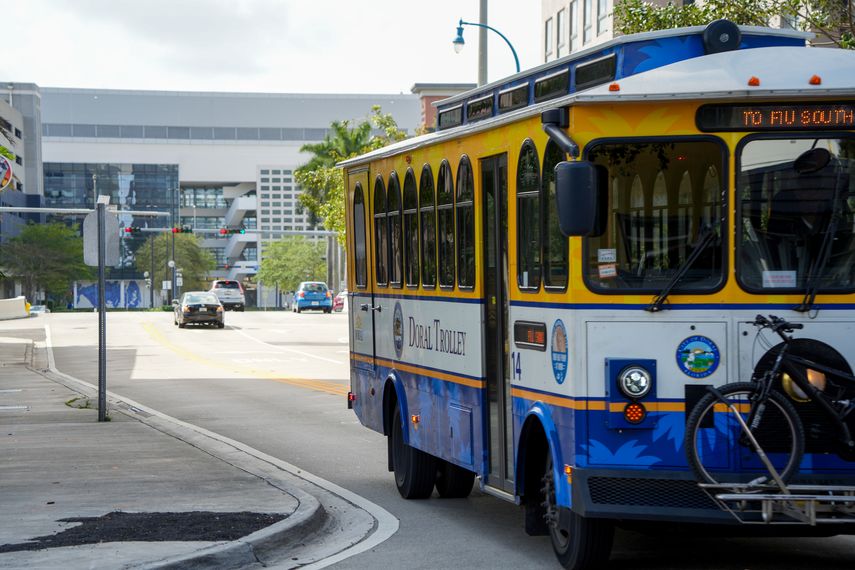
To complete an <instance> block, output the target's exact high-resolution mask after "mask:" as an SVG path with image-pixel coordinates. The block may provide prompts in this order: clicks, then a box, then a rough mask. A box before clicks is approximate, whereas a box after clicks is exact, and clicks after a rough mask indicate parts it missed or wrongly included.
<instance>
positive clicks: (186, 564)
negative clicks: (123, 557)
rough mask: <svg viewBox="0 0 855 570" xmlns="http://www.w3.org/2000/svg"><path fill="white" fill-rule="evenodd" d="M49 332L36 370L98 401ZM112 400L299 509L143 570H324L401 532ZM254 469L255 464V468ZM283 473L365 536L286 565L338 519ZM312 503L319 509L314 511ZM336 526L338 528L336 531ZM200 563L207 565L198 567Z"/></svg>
mask: <svg viewBox="0 0 855 570" xmlns="http://www.w3.org/2000/svg"><path fill="white" fill-rule="evenodd" d="M44 328H45V340H44V342H39V341H36V342H35V347H36V348H42V349H44V350H45V351H46V353H47V354H46V356H47V359H46V360H47V369H36V368H35V367H32V369H33V370H34V371H35V372H37V373H39V374H41V375H43V376H45V377H47V378H49V379H51V380H53V381H56V382H58V383H60V384H62V385H64V386H66V387H68V388H69V389H71V390H74V391H76V392H79V393H83V394H84V395H88V396H90V397H97V393H98V388H97V386H94V385H92V384H90V383H89V382H86V381H84V380H80V379H78V378H75V377H73V376H70V375H68V374H65V373H63V372H61V371H59V370H58V369H57V367H56V361H55V359H54V355H53V350H52V341H51V330H50V325H48V324H45V326H44ZM107 401H108V404H110V406H108V409H109V407H113V408H114V409H115V410H116V411H118V412H121V413H122V414H124V415H126V416H129V417H132V418H133V419H136V420H137V421H140V422H141V423H144V424H146V425H148V426H150V427H152V428H153V429H156V430H158V431H161V432H163V433H164V434H166V435H170V436H172V437H174V438H176V439H179V440H181V441H183V442H185V443H187V444H189V445H191V446H193V447H196V448H197V449H199V450H201V451H203V452H205V453H208V454H209V455H211V456H212V457H215V458H217V459H219V460H221V461H224V462H226V463H228V464H230V465H232V466H233V467H235V468H236V469H241V470H242V471H245V472H247V473H250V474H252V475H254V476H256V477H259V478H260V479H263V480H264V481H266V482H267V483H268V484H269V485H271V486H273V487H276V488H278V489H280V490H282V491H283V492H285V493H287V494H290V495H291V496H293V497H294V498H295V499H297V501H298V507H297V509H296V510H295V511H294V512H293V513H292V514H291V515H290V516H289V517H288V518H286V519H285V520H283V521H280V522H278V523H275V524H273V525H270V526H269V527H266V528H263V529H261V530H259V531H256V532H255V533H253V534H250V535H248V536H245V537H242V538H241V539H238V540H236V541H232V542H230V543H224V544H220V545H213V546H211V547H208V548H204V549H200V550H199V551H197V552H195V553H191V554H189V555H181V556H179V557H176V558H170V559H165V560H160V561H156V562H150V563H146V564H148V565H147V566H145V565H144V566H137V567H138V568H139V567H142V568H173V567H174V568H177V567H181V568H195V567H205V568H209V567H211V566H217V567H231V566H229V565H230V564H239V565H242V566H245V565H247V564H259V563H261V564H264V563H265V562H268V563H276V562H279V563H284V564H283V567H297V566H300V567H304V568H307V569H309V568H311V569H313V570H318V569H321V568H325V567H327V566H330V565H332V564H335V563H336V562H340V561H342V560H346V559H348V558H350V557H352V556H355V555H357V554H359V553H361V552H365V551H368V550H371V549H373V548H375V547H376V546H377V545H379V544H381V543H383V542H385V541H386V540H388V539H389V538H391V537H392V536H393V535H394V534H395V533H396V532H397V531H398V526H399V522H398V519H397V518H396V517H395V516H394V515H392V514H391V513H389V512H388V511H386V510H385V509H383V508H382V507H380V506H379V505H376V504H375V503H373V502H371V501H369V500H368V499H365V498H364V497H361V496H360V495H357V494H356V493H353V492H352V491H349V490H347V489H345V488H343V487H340V486H339V485H336V484H335V483H332V482H330V481H327V480H325V479H323V478H321V477H318V476H316V475H313V474H311V473H309V472H307V471H304V470H303V469H300V468H299V467H297V466H295V465H293V464H291V463H288V462H286V461H283V460H281V459H278V458H276V457H272V456H270V455H267V454H265V453H263V452H261V451H258V450H256V449H254V448H252V447H249V446H247V445H245V444H243V443H241V442H239V441H235V440H233V439H230V438H228V437H225V436H223V435H220V434H217V433H215V432H211V431H209V430H206V429H204V428H202V427H199V426H196V425H193V424H190V423H187V422H184V421H181V420H179V419H177V418H174V417H172V416H169V415H166V414H164V413H162V412H159V411H157V410H154V409H152V408H149V407H147V406H145V405H143V404H140V403H137V402H135V401H133V400H131V399H128V398H125V397H122V396H119V395H117V394H114V393H112V392H110V391H109V390H108V391H107ZM247 460H248V461H247ZM248 465H253V467H249V466H248ZM282 474H284V475H286V476H288V477H295V478H297V479H298V480H300V481H303V482H304V483H305V484H306V485H308V486H309V487H318V488H320V489H321V490H322V491H324V492H325V493H328V494H329V495H330V496H332V497H335V498H336V500H337V501H338V502H339V504H341V505H344V506H349V507H353V508H355V509H357V510H358V511H360V512H362V513H364V515H360V516H363V518H365V517H367V519H368V521H371V522H370V523H369V524H368V527H365V531H364V532H365V534H363V535H361V537H359V538H353V537H352V539H351V542H350V543H349V544H347V545H346V546H344V547H343V548H339V549H334V550H329V549H327V552H326V553H325V554H323V555H321V557H320V558H318V557H316V555H313V554H309V555H305V553H304V555H303V556H301V557H300V560H297V558H292V559H291V560H288V561H286V560H284V558H285V556H287V553H285V552H284V548H283V547H290V548H292V549H294V550H298V551H299V550H301V549H304V548H303V547H310V546H311V544H310V541H308V540H307V539H308V538H309V536H311V535H313V534H315V533H318V532H319V531H321V530H322V529H323V528H324V527H330V525H331V523H333V521H334V520H336V519H337V517H338V515H336V517H333V516H331V515H330V513H328V512H326V511H325V509H324V507H323V505H321V503H320V502H319V500H318V499H317V498H316V497H314V496H313V495H311V494H309V493H307V492H306V491H304V490H302V489H299V488H296V487H295V486H294V484H293V483H290V482H286V481H284V479H283V477H282ZM312 504H314V505H315V506H314V507H310V505H312ZM331 508H332V509H333V510H335V511H338V509H340V508H341V507H337V506H331ZM366 522H367V521H366ZM334 527H335V524H332V528H334ZM351 528H355V527H351ZM339 530H341V527H339ZM333 532H335V531H333ZM360 532H362V531H360ZM322 550H323V549H322ZM197 558H198V559H200V560H201V559H204V560H202V561H201V562H199V563H198V565H197V562H196V560H197ZM229 560H233V562H229ZM289 563H290V564H289Z"/></svg>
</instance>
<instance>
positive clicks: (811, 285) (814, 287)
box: [793, 170, 843, 313]
mask: <svg viewBox="0 0 855 570" xmlns="http://www.w3.org/2000/svg"><path fill="white" fill-rule="evenodd" d="M841 179H842V176H841V172H840V170H838V172H837V177H836V178H835V180H834V194H833V195H832V198H831V200H832V205H831V219H830V220H829V221H828V228H826V230H825V235H823V236H822V244H820V247H819V255H817V257H816V259H814V260H813V263H811V267H810V271H809V272H808V278H807V280H806V281H805V296H804V297H803V298H802V302H801V304H800V305H799V306H798V307H795V308H793V310H794V311H798V312H799V313H807V312H809V311H810V310H811V309H813V302H814V300H815V299H816V294H817V293H818V292H819V280H820V278H821V277H822V274H823V273H825V268H826V266H827V265H828V260H829V259H831V248H832V246H833V245H834V236H835V234H836V233H837V226H838V225H840V218H842V217H843V204H842V203H841V200H840V187H841V182H842V180H841Z"/></svg>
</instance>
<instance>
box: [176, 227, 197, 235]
mask: <svg viewBox="0 0 855 570" xmlns="http://www.w3.org/2000/svg"><path fill="white" fill-rule="evenodd" d="M172 233H174V234H192V233H193V226H181V227H180V228H179V227H174V228H172Z"/></svg>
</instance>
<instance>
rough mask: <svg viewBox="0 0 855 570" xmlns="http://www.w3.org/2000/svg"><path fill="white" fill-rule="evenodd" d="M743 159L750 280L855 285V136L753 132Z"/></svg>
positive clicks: (775, 286)
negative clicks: (759, 135)
mask: <svg viewBox="0 0 855 570" xmlns="http://www.w3.org/2000/svg"><path fill="white" fill-rule="evenodd" d="M737 160H738V166H737V167H738V171H737V188H736V192H737V194H736V195H737V197H738V204H737V209H738V216H739V219H738V222H737V224H738V225H737V228H738V231H737V248H738V251H737V255H738V257H737V277H738V279H739V282H740V283H741V284H742V286H743V287H745V288H746V289H748V290H749V291H757V292H760V291H762V292H769V291H770V290H774V291H775V292H782V293H783V292H788V291H790V292H792V291H804V290H806V289H809V288H816V289H817V290H819V291H823V290H824V291H837V292H843V291H852V290H853V289H855V240H853V236H855V232H853V229H855V215H853V214H855V138H851V137H850V138H843V137H829V138H780V137H777V138H752V139H750V140H749V141H748V142H747V143H745V144H743V145H742V146H741V148H740V150H739V152H738V156H737Z"/></svg>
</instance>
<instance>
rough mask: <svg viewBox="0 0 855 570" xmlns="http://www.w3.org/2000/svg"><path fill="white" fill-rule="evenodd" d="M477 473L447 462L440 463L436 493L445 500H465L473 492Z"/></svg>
mask: <svg viewBox="0 0 855 570" xmlns="http://www.w3.org/2000/svg"><path fill="white" fill-rule="evenodd" d="M474 483H475V473H474V472H473V471H469V470H468V469H464V468H463V467H458V466H457V465H455V464H454V463H449V462H448V461H445V460H440V461H439V466H438V469H437V473H436V492H437V493H439V496H440V497H442V498H443V499H465V498H466V497H468V496H469V493H471V492H472V485H473V484H474Z"/></svg>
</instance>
